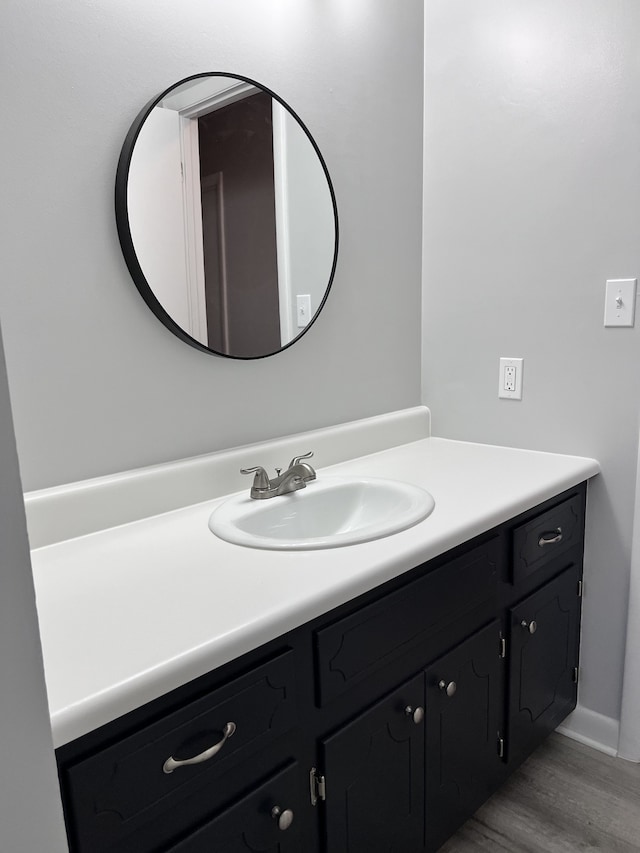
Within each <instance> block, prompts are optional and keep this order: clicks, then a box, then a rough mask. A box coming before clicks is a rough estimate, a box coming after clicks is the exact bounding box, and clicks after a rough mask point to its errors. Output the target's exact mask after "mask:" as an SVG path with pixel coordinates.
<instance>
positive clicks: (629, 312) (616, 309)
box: [604, 278, 638, 326]
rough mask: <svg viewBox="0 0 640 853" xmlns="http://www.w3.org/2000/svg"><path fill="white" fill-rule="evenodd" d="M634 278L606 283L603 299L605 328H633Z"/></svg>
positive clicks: (634, 310)
mask: <svg viewBox="0 0 640 853" xmlns="http://www.w3.org/2000/svg"><path fill="white" fill-rule="evenodd" d="M637 281H638V280H637V279H636V278H614V279H610V280H609V281H607V284H606V288H605V297H604V324H605V326H633V325H634V323H635V313H636V285H637Z"/></svg>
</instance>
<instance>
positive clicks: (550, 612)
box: [57, 485, 586, 853]
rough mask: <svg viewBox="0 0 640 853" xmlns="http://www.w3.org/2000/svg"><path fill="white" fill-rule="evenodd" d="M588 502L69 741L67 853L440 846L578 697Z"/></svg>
mask: <svg viewBox="0 0 640 853" xmlns="http://www.w3.org/2000/svg"><path fill="white" fill-rule="evenodd" d="M585 499H586V487H585V486H584V485H582V486H578V487H575V488H573V489H570V490H568V491H567V492H565V493H564V494H562V495H559V496H557V497H556V498H554V499H552V500H550V501H546V502H545V503H544V504H542V505H540V506H539V507H536V508H534V509H532V510H529V511H528V512H526V513H523V514H521V515H520V516H518V517H517V518H514V519H513V520H511V521H509V522H507V523H505V524H501V525H499V526H498V527H496V528H494V529H492V530H489V531H487V532H486V533H484V534H482V535H480V536H478V537H476V538H475V539H473V540H471V541H470V542H468V543H465V544H463V545H460V546H458V547H456V548H455V549H453V550H452V551H450V552H448V553H447V554H443V555H442V556H440V557H438V558H436V559H434V560H430V561H429V562H426V563H424V564H422V565H420V566H417V567H416V568H415V569H413V570H412V571H410V572H407V573H406V574H405V575H404V576H403V577H401V578H398V579H396V580H394V581H391V582H389V583H387V584H384V585H383V586H381V587H379V588H378V589H377V590H373V591H371V592H369V593H366V594H365V595H363V596H360V597H359V598H358V599H355V600H354V601H351V602H348V603H347V604H345V605H343V606H341V607H338V608H336V609H335V610H333V611H331V612H330V613H327V614H325V615H324V616H321V617H319V618H318V619H314V620H313V621H312V622H309V623H307V624H306V625H302V626H301V627H299V628H297V629H296V630H294V631H291V632H289V633H288V634H286V635H284V636H282V637H279V638H277V639H275V640H273V641H271V642H270V643H267V644H266V645H264V646H262V647H261V648H259V649H256V650H254V651H253V652H250V653H249V654H247V655H244V656H243V657H242V658H240V659H239V660H237V661H233V662H231V663H229V664H227V665H226V666H224V667H221V668H220V669H218V670H215V671H213V672H211V673H209V674H208V675H206V676H203V677H202V678H199V679H196V680H195V681H193V682H191V683H189V684H185V685H183V686H181V687H179V688H177V689H176V690H175V691H173V692H172V693H170V694H168V695H167V696H165V697H162V698H160V699H158V700H155V701H154V702H151V703H149V704H148V705H147V706H145V707H143V708H140V709H138V710H136V711H134V712H132V713H131V714H128V715H126V716H125V717H122V718H120V719H118V720H114V721H113V722H112V723H109V724H108V725H106V726H104V727H103V728H102V729H100V730H98V731H95V732H91V733H89V734H88V735H85V736H84V737H83V738H80V739H79V740H78V741H75V742H73V743H71V744H68V745H66V746H64V747H61V748H60V749H59V750H58V752H57V757H58V766H59V773H60V781H61V788H62V793H63V804H64V809H65V819H66V822H67V827H68V837H69V846H70V851H71V853H212V851H214V850H215V851H216V853H246V851H254V853H258V851H259V853H301V851H304V853H434V851H436V850H437V849H438V847H439V846H440V845H441V844H442V843H443V842H444V841H445V840H446V838H447V837H448V836H449V835H451V834H452V833H453V832H454V831H455V830H456V828H457V827H458V826H459V825H460V824H461V823H462V822H463V821H464V820H465V819H466V818H467V817H469V816H470V815H471V814H472V813H473V812H474V811H475V810H476V809H477V808H478V807H479V806H480V805H481V803H482V802H483V801H484V800H485V799H486V798H487V797H489V796H490V795H491V793H493V791H494V790H495V789H496V788H497V787H498V786H499V785H500V784H501V782H502V781H503V780H504V779H505V778H506V777H507V776H508V775H509V773H510V772H512V770H513V769H514V768H515V767H516V766H517V764H518V763H519V762H521V761H522V760H523V759H524V758H525V757H526V756H527V755H528V754H529V753H530V752H531V751H532V750H533V749H534V748H535V747H536V746H537V745H538V744H539V743H540V741H541V740H542V739H543V738H544V737H546V735H547V734H548V733H549V732H550V731H552V730H553V729H554V728H555V727H556V726H557V725H558V724H559V723H560V722H561V721H562V720H563V719H564V717H565V716H566V715H567V714H568V713H569V712H570V711H571V710H572V709H573V708H574V707H575V703H576V695H577V684H576V681H577V674H578V651H579V626H580V595H581V588H582V585H581V577H582V550H583V539H584V512H585ZM354 553H355V552H354ZM168 759H170V761H169V762H168ZM194 759H197V760H196V761H194ZM167 762H168V763H167ZM167 769H168V770H169V771H170V772H167Z"/></svg>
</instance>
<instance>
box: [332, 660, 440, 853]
mask: <svg viewBox="0 0 640 853" xmlns="http://www.w3.org/2000/svg"><path fill="white" fill-rule="evenodd" d="M424 731H425V726H424V683H423V679H422V678H421V677H420V676H418V677H417V678H414V679H413V680H412V681H410V682H408V683H407V684H403V685H402V686H401V687H399V688H398V689H397V690H395V691H394V692H393V693H391V694H390V695H389V696H387V697H385V698H384V699H383V700H382V701H380V702H378V703H377V704H376V705H374V707H373V708H370V709H369V710H367V711H365V712H364V713H363V714H361V715H360V716H359V717H356V719H355V720H352V721H351V722H349V723H348V724H347V725H345V726H343V727H342V728H341V729H339V730H338V731H337V732H335V733H334V734H331V735H330V736H328V737H327V738H324V739H323V741H322V744H321V746H322V768H323V771H324V774H325V778H326V779H327V794H326V803H325V804H324V805H325V821H324V822H325V833H326V845H325V849H326V850H335V851H338V850H339V851H341V853H364V851H368V853H418V851H421V850H422V849H423V846H424V807H425V803H424V784H425V776H424V761H425V750H424ZM329 780H330V781H329Z"/></svg>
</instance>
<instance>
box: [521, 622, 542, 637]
mask: <svg viewBox="0 0 640 853" xmlns="http://www.w3.org/2000/svg"><path fill="white" fill-rule="evenodd" d="M520 626H521V627H522V628H524V629H525V631H528V632H529V633H530V634H535V632H536V631H537V630H538V623H537V622H536V620H535V619H532V620H531V622H527V620H526V619H523V620H522V622H521V623H520Z"/></svg>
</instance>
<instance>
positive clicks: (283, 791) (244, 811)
mask: <svg viewBox="0 0 640 853" xmlns="http://www.w3.org/2000/svg"><path fill="white" fill-rule="evenodd" d="M306 793H307V786H306V785H305V780H304V779H303V778H302V777H301V774H300V773H299V769H298V766H297V765H296V764H295V763H294V764H291V765H290V766H289V767H287V768H286V769H285V770H283V771H281V772H280V773H278V774H277V775H276V776H272V777H271V778H270V779H269V780H268V781H267V782H265V783H264V784H262V785H260V786H259V787H258V788H255V789H254V790H253V791H251V792H250V793H249V794H247V796H246V797H243V798H242V799H241V800H240V801H238V802H237V803H235V804H234V805H232V806H231V807H229V808H228V809H225V810H224V811H223V812H222V813H221V814H220V815H219V816H218V817H216V818H214V820H212V821H210V822H209V823H207V824H206V825H205V826H203V827H202V828H201V829H200V830H198V831H197V832H194V833H193V834H191V835H189V837H188V838H186V839H185V840H184V841H181V842H179V843H178V844H176V845H175V846H173V847H171V848H170V850H168V851H167V853H300V851H301V850H305V849H309V848H308V847H307V845H306V844H305V841H304V837H303V834H304V827H303V824H304V823H305V820H304V817H303V809H305V808H306V809H307V810H308V809H309V808H310V806H309V801H308V797H307V796H306ZM274 809H277V810H278V811H276V812H274Z"/></svg>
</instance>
